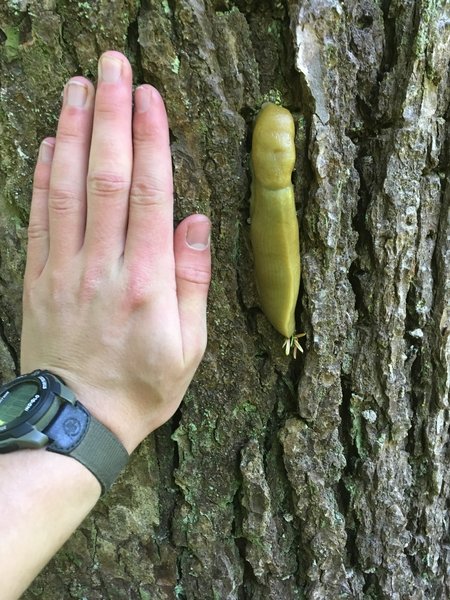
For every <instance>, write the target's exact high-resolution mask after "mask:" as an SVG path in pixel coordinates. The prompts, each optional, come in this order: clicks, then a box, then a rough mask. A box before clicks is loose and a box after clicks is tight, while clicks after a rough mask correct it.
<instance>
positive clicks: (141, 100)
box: [135, 85, 152, 113]
mask: <svg viewBox="0 0 450 600" xmlns="http://www.w3.org/2000/svg"><path fill="white" fill-rule="evenodd" d="M135 102H136V112H138V113H143V112H147V111H148V109H149V108H150V104H151V102H152V89H151V88H150V87H147V86H145V85H142V86H141V87H138V88H136V92H135Z"/></svg>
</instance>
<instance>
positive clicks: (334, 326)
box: [0, 0, 450, 600]
mask: <svg viewBox="0 0 450 600" xmlns="http://www.w3.org/2000/svg"><path fill="white" fill-rule="evenodd" d="M449 22H450V14H449V6H448V4H446V3H445V0H423V1H420V0H403V1H402V0H391V1H389V0H382V1H376V0H363V1H361V2H359V1H357V0H342V1H341V2H339V0H280V1H275V0H272V1H269V0H163V1H161V0H142V1H139V0H97V1H94V0H91V1H88V2H76V1H74V0H2V2H1V5H0V29H1V31H0V42H1V55H0V63H1V105H0V111H1V112H0V127H1V132H2V133H1V137H0V153H1V159H2V160H1V166H0V184H1V185H0V187H1V197H0V227H1V238H2V244H1V247H0V261H1V276H0V288H1V299H0V315H1V316H0V375H1V377H2V379H3V380H7V379H8V378H11V377H12V376H14V374H15V373H18V372H19V359H18V356H19V342H20V302H21V301H20V292H21V277H22V269H23V262H24V255H25V239H26V223H27V214H28V208H29V199H30V189H31V175H32V170H33V163H34V160H35V156H36V151H37V147H38V143H39V141H40V140H41V139H42V138H43V137H44V136H46V135H51V134H52V133H54V131H55V126H56V122H57V116H58V111H59V104H60V94H61V90H62V87H63V85H64V83H65V81H66V80H67V79H68V78H69V77H70V76H72V75H74V74H83V75H85V76H88V77H90V78H93V79H94V78H95V75H96V61H97V58H98V56H99V55H100V53H101V52H102V51H104V50H107V49H117V50H121V51H124V52H125V53H126V54H127V56H128V57H129V59H130V61H131V63H132V65H133V68H134V71H135V83H136V84H137V83H142V82H149V83H152V84H154V85H156V86H157V87H158V88H159V90H160V91H161V92H162V93H163V95H164V97H165V99H166V103H167V108H168V112H169V118H170V124H171V134H172V152H173V165H174V173H175V188H176V217H177V219H181V218H182V217H184V216H186V215H187V214H189V213H191V212H197V211H199V212H205V213H206V214H209V215H210V217H211V219H212V222H213V228H214V230H213V253H214V277H213V283H212V288H211V293H210V301H209V344H208V349H207V351H206V355H205V359H204V361H203V363H202V366H201V368H200V370H199V371H198V373H197V375H196V378H195V380H194V382H193V384H192V385H191V387H190V390H189V392H188V394H187V396H186V398H185V400H184V403H183V405H182V408H181V410H180V411H179V412H178V413H177V415H176V417H175V418H174V419H172V421H171V422H170V423H169V424H167V425H165V426H163V427H162V428H161V429H159V430H158V431H157V432H155V434H154V435H152V436H151V437H150V438H149V439H148V440H147V441H146V442H145V443H143V444H142V445H141V447H140V449H139V450H138V452H136V455H135V456H134V457H133V459H132V461H131V464H130V466H129V468H128V469H127V470H126V472H125V473H124V475H123V476H122V477H121V479H120V481H119V482H118V483H117V484H116V485H115V486H114V488H113V490H112V491H111V493H110V494H109V496H108V497H107V498H106V500H104V501H101V502H100V503H99V505H98V506H97V508H96V510H95V511H94V512H93V514H92V515H91V516H90V517H89V518H88V519H87V520H86V521H85V522H84V523H83V525H82V526H81V527H80V529H79V530H78V531H77V533H76V534H75V535H74V536H73V537H72V539H71V540H70V541H69V542H68V543H67V544H66V545H65V547H64V548H63V549H62V550H61V552H60V553H59V554H58V556H57V557H56V558H55V559H54V560H53V561H52V563H51V564H50V565H49V566H48V568H47V569H46V570H45V571H44V572H43V573H42V574H41V575H40V576H39V577H38V579H37V580H36V582H35V583H34V584H33V586H32V587H31V588H30V590H29V591H28V592H27V593H26V594H25V596H24V598H25V599H26V600H32V599H36V598H39V599H41V598H45V600H61V599H62V598H64V599H66V598H67V599H69V598H79V599H82V598H86V599H89V600H100V599H108V600H119V599H120V600H122V599H124V600H125V599H126V600H129V599H140V600H150V599H151V600H168V599H172V598H177V599H178V600H182V599H183V600H213V599H216V600H234V599H236V600H237V599H239V600H243V599H249V600H250V599H252V600H267V599H270V600H290V599H292V600H293V599H300V598H305V599H317V600H319V599H326V600H328V599H333V600H334V599H338V598H339V599H340V598H360V599H363V598H367V599H370V598H372V599H384V598H386V599H394V600H396V599H408V600H410V599H413V600H419V599H430V598H433V599H434V598H448V597H450V589H449V585H450V584H449V583H448V581H449V580H448V578H447V573H448V570H449V567H450V553H449V548H450V533H449V515H448V507H449V504H450V472H449V469H448V468H447V460H448V459H449V457H450V446H449V442H448V431H449V426H450V412H449V385H450V368H449V354H450V343H449V331H450V330H449V323H448V321H449V307H450V277H449V262H450V219H449V205H450V202H449V198H450V187H449V175H450V169H449V122H448V108H449V94H450V92H449V90H450V86H449V81H448V63H449V59H450V28H449ZM266 100H278V101H280V102H281V103H282V104H283V105H284V106H286V107H288V108H289V109H290V110H291V112H292V113H293V114H294V117H295V121H296V127H297V134H296V146H297V155H298V158H297V166H296V172H295V174H294V185H295V190H296V201H297V203H298V210H299V217H300V236H301V242H300V245H301V256H302V286H301V295H300V301H299V304H298V314H297V328H298V330H299V331H304V332H306V334H307V335H306V337H305V338H304V340H305V341H304V343H303V345H304V348H305V353H304V355H303V356H302V357H300V358H298V359H297V360H293V359H292V358H290V357H286V356H285V355H284V353H283V350H282V348H281V346H282V341H283V340H282V339H281V337H280V335H279V334H278V333H276V332H275V331H274V330H273V329H272V327H271V325H270V324H269V323H268V321H267V320H266V318H265V317H264V315H263V314H262V312H261V311H260V309H259V305H258V297H257V293H256V287H255V283H254V278H253V272H252V260H253V259H252V253H251V248H250V245H249V226H248V223H247V219H248V213H249V195H250V192H249V190H250V170H249V160H248V157H249V149H250V139H251V138H250V134H251V130H252V123H253V119H254V116H255V114H256V112H257V111H258V110H259V108H260V106H261V104H262V103H263V102H264V101H266ZM150 334H151V332H150ZM41 343H45V340H44V341H41ZM3 518H7V515H3Z"/></svg>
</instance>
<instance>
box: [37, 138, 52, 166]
mask: <svg viewBox="0 0 450 600" xmlns="http://www.w3.org/2000/svg"><path fill="white" fill-rule="evenodd" d="M54 152H55V144H49V143H48V142H42V144H41V147H40V148H39V160H40V162H43V163H51V162H52V160H53V154H54Z"/></svg>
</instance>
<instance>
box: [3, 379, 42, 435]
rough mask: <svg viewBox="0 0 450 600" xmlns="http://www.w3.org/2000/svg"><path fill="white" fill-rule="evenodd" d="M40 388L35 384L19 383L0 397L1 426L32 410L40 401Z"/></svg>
mask: <svg viewBox="0 0 450 600" xmlns="http://www.w3.org/2000/svg"><path fill="white" fill-rule="evenodd" d="M39 397H40V396H39V387H38V386H37V385H36V384H35V383H30V382H26V383H19V384H18V385H16V386H15V387H13V388H11V389H9V390H7V391H6V392H5V393H4V394H3V395H2V396H0V426H1V425H4V424H5V423H9V422H11V421H13V420H14V419H17V417H20V415H21V414H22V413H23V412H25V410H26V409H27V411H29V410H30V408H31V407H32V406H33V405H34V403H35V402H36V401H37V400H39Z"/></svg>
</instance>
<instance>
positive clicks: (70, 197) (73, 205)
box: [48, 188, 79, 214]
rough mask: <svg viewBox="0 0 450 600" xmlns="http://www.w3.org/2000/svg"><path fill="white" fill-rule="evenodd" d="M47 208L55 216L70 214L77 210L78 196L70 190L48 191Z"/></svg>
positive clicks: (56, 189) (54, 189)
mask: <svg viewBox="0 0 450 600" xmlns="http://www.w3.org/2000/svg"><path fill="white" fill-rule="evenodd" d="M48 208H49V210H50V211H53V212H54V213H57V214H58V213H59V214H66V213H72V212H74V211H76V210H78V208H79V198H78V195H77V193H76V192H75V191H74V190H71V189H64V188H53V189H50V193H49V197H48Z"/></svg>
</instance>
